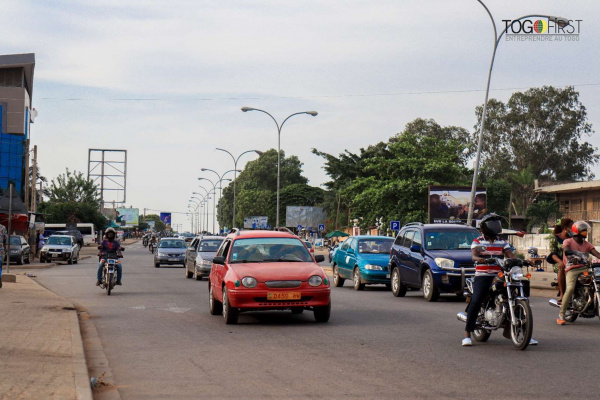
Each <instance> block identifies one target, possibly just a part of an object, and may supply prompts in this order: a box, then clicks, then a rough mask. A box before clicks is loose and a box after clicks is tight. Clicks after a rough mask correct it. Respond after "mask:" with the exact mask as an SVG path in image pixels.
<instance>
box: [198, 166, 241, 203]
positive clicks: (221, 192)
mask: <svg viewBox="0 0 600 400" xmlns="http://www.w3.org/2000/svg"><path fill="white" fill-rule="evenodd" d="M200 171H203V172H206V171H208V172H213V173H214V174H215V175H217V176H218V177H219V180H218V182H222V181H223V180H229V181H231V179H223V177H224V176H225V175H227V174H228V173H230V172H233V173H236V172H242V171H237V170H233V169H230V170H229V171H225V172H224V173H223V175H219V173H218V172H217V171H215V170H214V169H210V168H200ZM221 197H223V187H222V186H219V200H221Z"/></svg>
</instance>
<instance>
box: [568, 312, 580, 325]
mask: <svg viewBox="0 0 600 400" xmlns="http://www.w3.org/2000/svg"><path fill="white" fill-rule="evenodd" d="M578 316H579V314H575V313H574V312H573V311H571V310H567V312H565V321H567V322H575V320H576V319H577V317H578Z"/></svg>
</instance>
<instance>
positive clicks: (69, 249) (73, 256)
mask: <svg viewBox="0 0 600 400" xmlns="http://www.w3.org/2000/svg"><path fill="white" fill-rule="evenodd" d="M52 261H66V262H68V263H69V264H77V263H78V262H79V245H78V244H77V241H76V240H75V238H74V237H73V236H69V235H52V236H50V237H49V238H48V241H47V242H46V244H45V245H44V247H42V250H41V251H40V262H52Z"/></svg>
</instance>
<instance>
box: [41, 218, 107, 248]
mask: <svg viewBox="0 0 600 400" xmlns="http://www.w3.org/2000/svg"><path fill="white" fill-rule="evenodd" d="M44 229H45V233H44V235H45V236H50V235H52V233H53V232H55V231H64V230H66V229H67V224H45V225H44ZM77 230H78V231H79V232H80V233H81V235H82V236H83V244H82V246H83V245H91V244H95V243H96V236H97V233H96V228H95V227H94V224H92V223H78V224H77Z"/></svg>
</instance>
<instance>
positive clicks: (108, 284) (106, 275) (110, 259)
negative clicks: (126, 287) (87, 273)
mask: <svg viewBox="0 0 600 400" xmlns="http://www.w3.org/2000/svg"><path fill="white" fill-rule="evenodd" d="M121 251H124V249H121ZM122 257H123V256H122V255H119V254H118V253H106V254H105V255H104V257H103V258H102V260H101V262H102V263H104V265H103V269H102V281H101V282H102V283H101V284H100V287H101V288H102V289H106V294H107V295H109V296H110V292H111V291H112V290H113V288H114V287H115V284H116V283H117V264H120V263H121V261H120V260H119V258H122Z"/></svg>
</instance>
